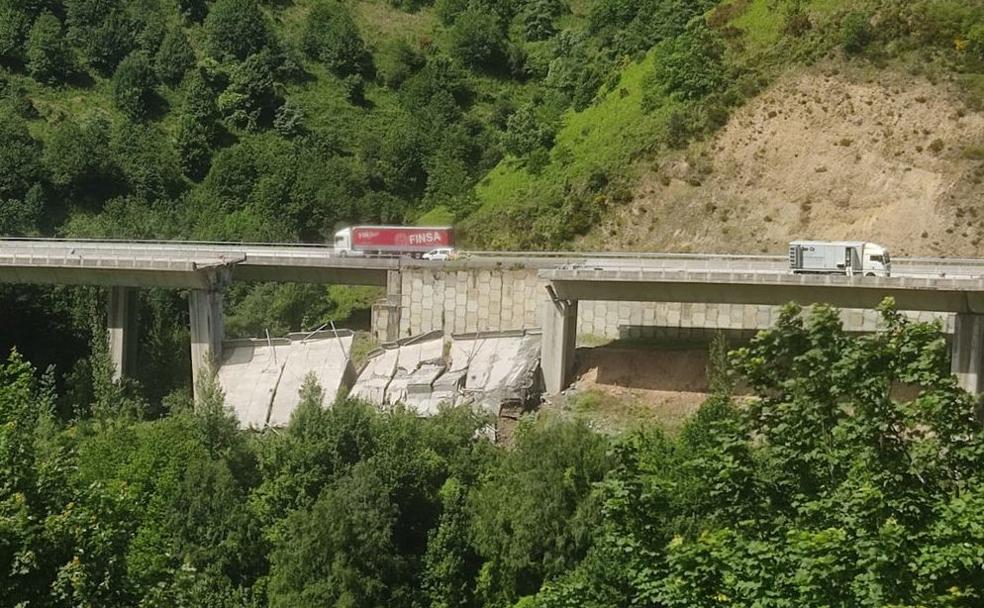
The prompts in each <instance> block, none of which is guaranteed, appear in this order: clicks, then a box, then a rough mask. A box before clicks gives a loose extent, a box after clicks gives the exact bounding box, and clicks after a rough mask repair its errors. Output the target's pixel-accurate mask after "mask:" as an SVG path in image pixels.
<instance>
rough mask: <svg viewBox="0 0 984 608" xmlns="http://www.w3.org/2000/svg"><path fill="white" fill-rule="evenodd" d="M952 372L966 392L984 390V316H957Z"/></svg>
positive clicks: (974, 392) (975, 392)
mask: <svg viewBox="0 0 984 608" xmlns="http://www.w3.org/2000/svg"><path fill="white" fill-rule="evenodd" d="M951 370H952V371H953V375H954V376H956V377H957V381H958V382H959V383H960V386H961V387H963V389H964V390H966V391H967V392H970V393H973V394H975V395H976V394H979V393H980V392H981V391H982V390H984V386H982V384H984V315H973V314H960V315H957V316H956V323H955V326H954V333H953V357H952V364H951Z"/></svg>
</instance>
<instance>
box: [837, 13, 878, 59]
mask: <svg viewBox="0 0 984 608" xmlns="http://www.w3.org/2000/svg"><path fill="white" fill-rule="evenodd" d="M841 37H842V43H841V44H842V46H843V48H844V52H845V53H847V54H848V55H858V54H860V53H861V52H863V51H864V50H865V49H866V48H867V47H868V45H869V44H870V43H871V37H872V35H871V18H870V17H869V16H868V15H867V14H865V13H851V14H850V15H848V16H847V17H845V18H844V22H843V24H842V25H841Z"/></svg>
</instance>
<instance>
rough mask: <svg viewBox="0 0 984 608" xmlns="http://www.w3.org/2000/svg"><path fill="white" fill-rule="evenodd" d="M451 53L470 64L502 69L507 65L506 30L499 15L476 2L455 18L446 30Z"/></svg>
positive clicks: (476, 66)
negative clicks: (448, 30)
mask: <svg viewBox="0 0 984 608" xmlns="http://www.w3.org/2000/svg"><path fill="white" fill-rule="evenodd" d="M449 42H450V45H451V48H450V50H451V53H452V55H453V56H454V57H456V58H457V59H459V60H460V61H462V62H463V63H464V64H465V65H468V66H470V67H472V68H476V69H482V70H488V71H503V70H504V68H506V43H507V39H506V34H505V30H504V28H503V26H502V23H501V21H500V19H499V16H498V15H497V14H495V13H494V12H492V11H491V10H488V9H483V8H480V7H478V6H477V5H473V6H471V7H469V8H468V9H467V10H465V11H464V12H462V13H461V14H460V15H458V17H457V18H456V19H455V21H454V26H452V28H451V31H450V33H449Z"/></svg>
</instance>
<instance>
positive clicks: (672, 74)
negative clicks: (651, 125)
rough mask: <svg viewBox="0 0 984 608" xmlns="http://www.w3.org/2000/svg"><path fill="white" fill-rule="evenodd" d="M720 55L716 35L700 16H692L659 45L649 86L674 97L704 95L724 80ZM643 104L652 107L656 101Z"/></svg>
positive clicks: (717, 87) (723, 82)
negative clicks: (689, 20) (670, 37)
mask: <svg viewBox="0 0 984 608" xmlns="http://www.w3.org/2000/svg"><path fill="white" fill-rule="evenodd" d="M723 56H724V44H723V43H722V42H721V40H720V38H719V37H718V35H717V34H716V33H715V32H713V31H712V30H711V29H710V28H708V27H707V24H706V23H705V22H704V20H703V19H702V18H697V19H694V21H692V22H691V23H690V25H688V27H687V30H686V31H685V32H684V33H682V34H680V35H679V36H677V37H676V38H674V39H672V40H669V41H667V42H666V43H664V44H662V45H660V47H659V49H658V51H657V54H656V59H655V69H654V71H653V75H652V79H653V83H652V84H650V86H651V87H652V88H654V89H655V90H656V91H658V92H659V93H662V94H665V95H670V96H671V97H673V98H675V99H681V100H695V99H701V98H704V97H707V96H708V95H710V94H711V93H714V92H718V91H720V90H721V89H722V88H723V87H724V84H725V82H726V71H725V67H724V63H723ZM644 103H646V104H647V105H648V106H649V107H654V106H655V105H656V104H657V103H658V102H657V101H654V100H652V99H650V100H648V101H647V100H644Z"/></svg>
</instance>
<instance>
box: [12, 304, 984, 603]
mask: <svg viewBox="0 0 984 608" xmlns="http://www.w3.org/2000/svg"><path fill="white" fill-rule="evenodd" d="M884 314H885V325H884V327H885V329H884V331H882V332H880V333H879V334H877V335H874V336H867V337H860V338H859V337H856V336H855V337H851V336H849V335H848V334H846V333H845V332H844V331H843V330H842V329H841V328H840V322H839V320H838V315H837V312H836V311H833V310H830V309H826V308H821V309H817V310H814V311H813V313H811V314H810V315H809V316H803V315H801V314H800V311H799V310H797V309H795V308H790V309H788V310H787V311H786V313H785V315H784V316H783V318H782V319H781V320H780V321H779V323H778V324H777V326H776V328H775V329H774V330H771V331H768V332H765V333H763V334H761V335H760V336H759V337H757V338H755V339H754V340H753V341H752V342H751V344H750V345H749V346H747V347H746V348H743V349H740V350H737V351H735V352H733V353H732V354H731V356H730V359H728V358H724V357H716V358H715V360H716V361H717V362H718V365H717V366H716V367H714V368H713V369H712V372H713V375H712V378H711V379H712V385H713V387H714V395H713V397H712V398H711V399H710V400H709V401H708V402H707V403H706V404H705V405H704V406H703V407H702V408H701V410H700V411H699V413H698V414H697V415H696V416H695V418H693V419H692V420H691V421H689V422H688V423H687V424H686V425H685V426H684V428H683V429H682V431H681V432H680V433H679V434H678V435H675V436H666V435H664V434H663V433H661V432H660V431H659V429H658V428H657V427H654V426H650V427H648V428H643V429H640V430H638V431H634V432H630V433H627V434H625V435H622V436H620V437H617V438H611V437H608V436H604V435H601V434H597V433H595V432H594V431H591V430H589V429H588V428H587V427H585V426H584V425H583V424H581V423H575V422H564V421H562V420H558V419H552V418H551V417H549V416H541V419H540V420H539V421H527V422H525V423H524V424H523V426H522V427H521V429H520V432H519V433H518V435H517V437H516V441H515V445H514V446H513V447H512V449H510V450H504V449H502V448H499V447H495V446H493V445H492V444H491V443H489V442H488V441H487V440H486V439H484V438H483V437H482V435H483V433H482V432H480V429H481V427H482V425H483V424H484V422H485V421H483V420H482V419H480V418H476V417H475V416H474V415H473V414H471V413H470V412H469V411H467V410H446V411H444V412H442V413H441V414H440V415H438V416H436V417H434V418H430V419H424V418H419V417H418V416H416V415H415V414H413V413H411V412H405V411H400V410H396V411H393V412H389V413H385V414H381V413H379V412H378V411H376V410H375V409H373V408H370V407H369V406H364V405H360V404H358V403H352V402H347V401H342V402H339V403H336V404H335V405H334V407H332V408H330V409H325V408H323V407H322V399H323V396H322V394H321V393H320V389H318V387H317V386H316V385H315V384H313V382H311V381H309V382H308V384H307V385H306V386H305V387H304V388H303V389H302V391H301V395H300V396H299V399H300V401H301V404H300V405H299V407H298V408H297V410H296V411H295V412H294V414H293V418H292V420H291V423H290V425H289V426H288V427H287V428H286V429H282V430H280V431H267V432H264V433H253V432H244V431H241V430H238V429H237V427H236V422H235V421H234V420H233V419H232V418H230V417H229V416H228V414H227V413H226V412H225V411H224V409H223V407H222V396H221V395H220V394H219V393H217V392H216V391H215V390H213V389H212V388H210V387H206V388H205V390H204V391H203V392H204V393H205V394H204V395H203V397H202V398H201V399H200V400H199V402H198V403H197V404H196V407H195V410H194V411H192V409H191V404H190V403H188V402H187V401H186V400H182V399H172V400H171V402H170V403H169V408H170V409H169V411H170V413H169V415H167V416H166V417H163V418H161V419H159V420H152V421H150V420H142V417H143V416H144V415H145V410H144V409H143V406H142V404H140V403H139V402H135V401H133V400H131V399H128V398H126V397H125V396H124V394H123V393H121V392H120V391H119V390H118V388H116V387H114V386H113V385H112V384H110V383H108V382H106V381H99V382H97V383H96V391H95V393H94V395H93V396H92V399H91V401H86V402H82V401H79V402H77V405H78V409H77V410H76V412H75V414H74V417H73V419H72V421H71V422H65V421H64V420H65V418H64V417H60V416H59V415H58V414H57V407H56V402H57V399H56V396H55V395H54V394H53V393H52V389H51V383H50V378H49V377H48V376H46V375H40V376H39V375H38V374H37V371H36V370H35V369H33V368H32V367H31V366H30V365H29V364H28V363H26V362H25V361H24V360H23V359H22V358H21V357H19V356H18V355H16V354H15V355H14V356H12V357H11V358H10V359H9V360H8V361H7V362H5V363H2V364H0V603H2V604H3V605H4V606H18V607H26V606H30V607H35V606H37V607H52V608H54V607H66V608H67V607H69V606H82V607H87V608H88V607H92V608H96V607H98V608H117V607H118V608H124V607H128V608H129V607H133V606H142V607H160V608H164V607H167V608H183V607H188V608H192V607H208V608H233V607H241V608H248V607H257V608H258V607H261V606H271V607H283V608H288V607H289V608H323V607H326V606H330V607H337V608H373V607H378V606H389V607H392V608H419V607H431V608H450V607H455V608H509V607H512V608H582V607H593V608H624V607H625V606H646V607H653V608H657V607H665V606H680V607H682V608H704V607H711V606H741V607H752V606H763V607H770V608H786V607H790V608H792V607H796V608H829V607H831V606H838V607H844V608H847V607H867V606H870V607H872V608H875V607H885V606H893V607H895V608H916V607H925V606H953V607H966V608H971V607H974V606H979V605H980V602H981V601H984V595H982V589H984V584H982V583H984V575H982V568H984V531H982V528H981V521H982V520H984V478H982V471H984V432H982V427H981V420H980V414H979V410H978V409H977V403H976V401H975V399H974V398H973V397H971V396H970V395H967V394H966V393H964V392H963V391H962V390H961V389H959V388H958V387H957V385H956V382H955V380H954V379H953V377H952V376H950V374H949V367H948V356H947V348H946V341H945V339H944V336H943V335H942V333H941V331H940V328H939V327H938V326H933V325H919V324H911V323H909V322H907V321H905V320H904V318H903V317H902V315H899V314H897V313H895V312H894V311H893V310H892V309H891V307H885V308H884ZM729 361H730V363H729ZM99 369H101V368H100V367H99V366H97V378H104V379H105V378H108V375H106V374H104V373H101V372H99V371H98V370H99ZM736 383H740V384H742V385H745V386H748V387H750V388H751V390H752V392H753V393H754V396H755V398H754V399H749V398H747V397H742V398H740V399H737V400H735V399H734V398H733V397H732V396H731V390H732V389H731V387H732V386H734V385H735V384H736ZM900 389H901V390H900ZM476 431H479V432H476Z"/></svg>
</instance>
